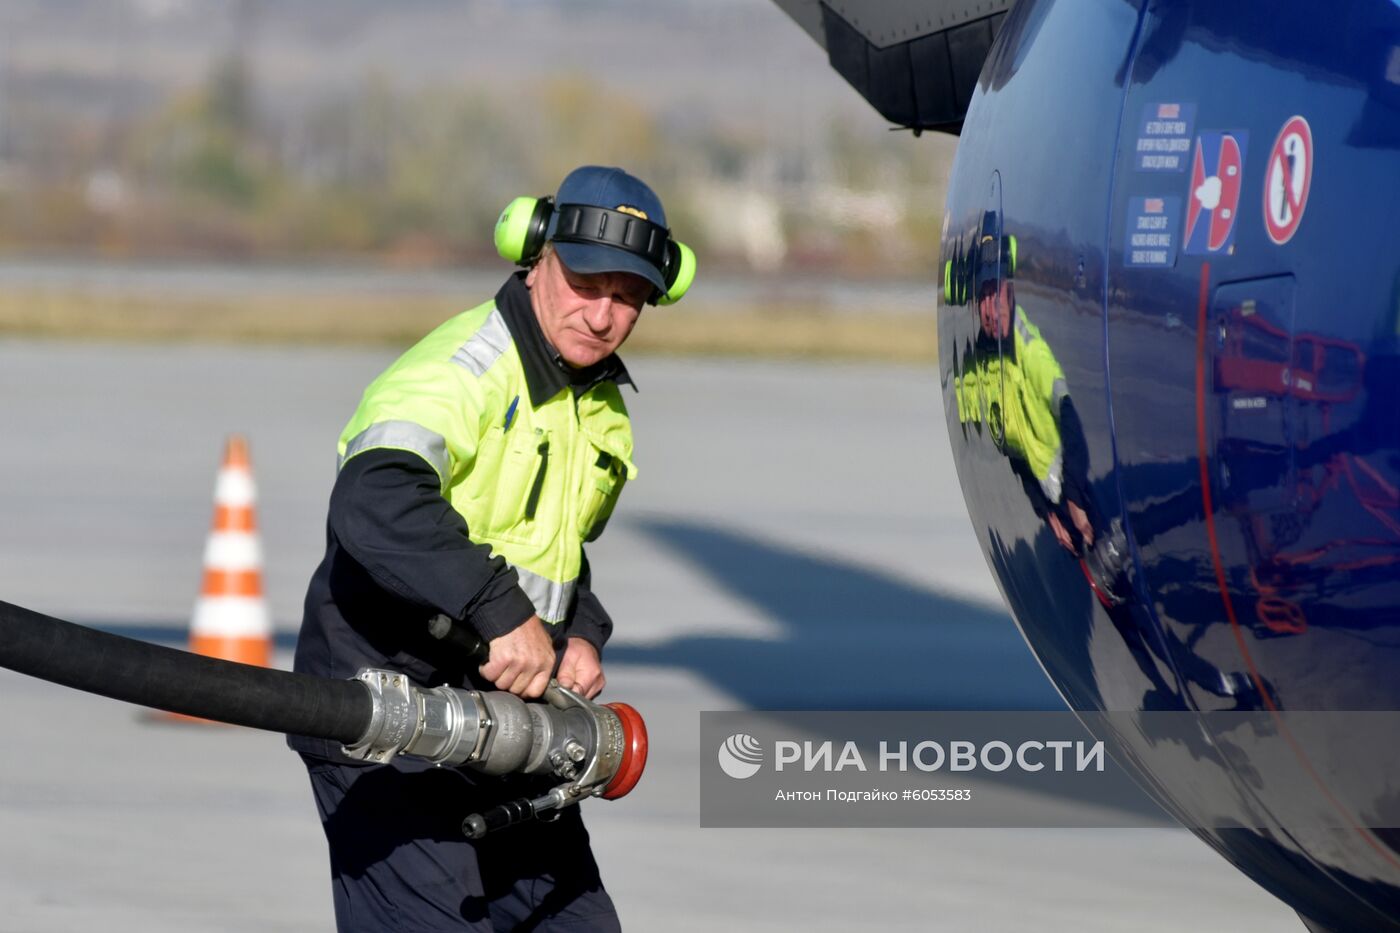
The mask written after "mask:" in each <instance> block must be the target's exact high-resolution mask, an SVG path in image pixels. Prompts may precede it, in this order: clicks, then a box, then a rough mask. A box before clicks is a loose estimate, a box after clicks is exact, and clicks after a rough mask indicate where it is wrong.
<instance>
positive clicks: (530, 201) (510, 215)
mask: <svg viewBox="0 0 1400 933" xmlns="http://www.w3.org/2000/svg"><path fill="white" fill-rule="evenodd" d="M552 213H554V201H553V199H552V198H549V197H543V198H527V197H520V198H516V199H515V200H514V201H511V202H510V203H509V204H507V205H506V209H505V210H503V211H501V216H500V217H499V218H498V219H497V220H496V232H495V234H494V237H493V239H495V241H496V252H498V253H500V254H501V258H502V259H508V260H510V261H511V262H513V263H515V264H516V265H520V266H528V265H530V263H532V262H534V261H535V257H537V256H539V254H540V250H542V249H544V234H545V230H546V229H547V228H548V227H549V215H550V214H552Z"/></svg>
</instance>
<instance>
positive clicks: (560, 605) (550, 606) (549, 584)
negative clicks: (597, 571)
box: [515, 567, 578, 622]
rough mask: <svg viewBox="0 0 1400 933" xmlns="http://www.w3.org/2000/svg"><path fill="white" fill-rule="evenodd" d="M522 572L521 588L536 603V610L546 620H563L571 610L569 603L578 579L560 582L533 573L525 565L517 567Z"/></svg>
mask: <svg viewBox="0 0 1400 933" xmlns="http://www.w3.org/2000/svg"><path fill="white" fill-rule="evenodd" d="M515 572H516V573H518V574H520V588H521V589H522V590H524V591H525V595H526V596H528V597H530V602H532V603H534V604H535V612H536V614H538V615H539V617H540V618H541V619H543V620H544V621H546V622H563V621H564V617H565V616H566V615H567V614H568V612H569V603H570V602H571V601H572V600H573V598H574V590H575V589H577V587H578V580H576V579H575V580H570V581H569V582H568V583H558V582H556V581H554V580H551V579H549V578H548V577H542V576H540V575H539V574H537V573H532V572H530V571H529V570H526V569H525V568H524V567H516V568H515Z"/></svg>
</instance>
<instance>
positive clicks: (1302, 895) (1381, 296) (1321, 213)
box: [938, 0, 1400, 930]
mask: <svg viewBox="0 0 1400 933" xmlns="http://www.w3.org/2000/svg"><path fill="white" fill-rule="evenodd" d="M1397 149H1400V6H1397V4H1396V3H1395V2H1392V0H1365V2H1362V0H1354V2H1337V3H1329V4H1317V3H1311V2H1302V0H1270V2H1245V3H1208V2H1178V3H1173V2H1153V3H1132V2H1125V0H1099V2H1095V3H1054V2H1050V0H1023V2H1021V3H1019V4H1017V5H1016V6H1015V7H1014V8H1013V9H1012V10H1011V11H1010V12H1009V14H1008V15H1007V16H1006V19H1005V20H1004V22H1002V23H1001V27H1000V31H999V34H998V35H997V38H996V40H995V42H994V43H993V44H992V46H991V51H990V53H989V54H988V57H987V61H986V64H985V67H984V68H983V70H982V73H981V77H980V80H979V82H978V84H977V87H976V90H975V92H974V93H973V95H972V99H971V102H970V105H969V108H968V111H967V115H966V120H965V122H964V124H963V128H962V139H961V142H960V143H959V148H958V153H957V161H956V165H955V167H954V173H953V179H952V184H951V190H950V194H949V198H948V208H947V214H946V216H945V219H944V230H943V243H942V257H941V260H940V270H941V272H942V274H943V283H942V286H943V287H942V302H941V307H940V312H939V325H938V326H939V346H940V350H939V353H940V356H941V364H942V381H943V398H944V408H945V414H946V417H947V420H948V425H949V433H950V435H951V436H952V441H953V448H954V452H955V455H956V458H957V461H958V470H959V477H960V480H961V483H962V487H963V490H964V492H965V494H966V497H967V501H968V505H969V509H970V511H971V515H972V522H973V526H974V528H975V529H976V531H977V534H978V536H979V539H980V542H981V545H982V548H983V550H984V552H985V554H986V557H987V560H988V562H989V563H990V565H991V566H992V568H993V570H994V572H995V574H996V576H997V578H998V579H999V581H1000V584H1001V587H1002V589H1003V591H1004V593H1005V596H1006V599H1007V601H1008V602H1009V604H1010V606H1011V607H1012V610H1013V612H1014V614H1015V616H1016V619H1017V621H1018V623H1019V625H1020V626H1021V629H1022V631H1023V632H1024V634H1025V637H1026V639H1027V641H1028V642H1029V643H1030V645H1031V646H1032V648H1033V649H1034V651H1035V652H1036V654H1037V656H1038V657H1039V658H1040V660H1041V662H1042V663H1043V664H1044V666H1045V668H1046V670H1047V671H1048V672H1049V674H1050V676H1051V677H1052V678H1053V679H1054V681H1055V683H1056V684H1057V685H1058V687H1059V689H1060V691H1061V693H1062V694H1063V695H1064V697H1065V698H1066V700H1067V701H1068V702H1069V703H1070V705H1071V706H1073V707H1075V708H1076V709H1080V710H1100V709H1103V710H1163V711H1198V712H1214V711H1225V710H1256V711H1262V712H1264V713H1266V714H1268V715H1270V716H1274V717H1276V718H1277V719H1278V720H1279V722H1278V725H1277V727H1276V728H1270V729H1265V730H1260V731H1259V733H1258V734H1256V735H1253V736H1252V737H1245V738H1243V739H1240V740H1239V741H1238V742H1236V743H1234V744H1233V745H1232V746H1231V750H1232V753H1231V754H1226V753H1224V752H1223V751H1222V750H1221V749H1219V748H1216V747H1213V746H1212V745H1211V744H1210V743H1209V742H1206V743H1204V745H1203V747H1202V749H1200V750H1198V751H1197V752H1196V753H1194V754H1192V755H1188V756H1182V755H1179V754H1178V755H1176V756H1175V757H1172V756H1169V755H1168V754H1167V753H1166V751H1164V750H1163V749H1161V748H1158V747H1156V746H1154V745H1153V744H1152V743H1151V742H1149V741H1147V740H1145V739H1141V738H1139V739H1137V740H1135V739H1134V738H1133V737H1132V736H1127V737H1124V736H1118V737H1116V740H1117V741H1118V742H1119V743H1120V745H1119V750H1120V751H1121V752H1122V755H1121V756H1120V758H1123V759H1125V760H1128V761H1130V762H1131V763H1132V765H1133V766H1134V767H1135V768H1137V769H1138V771H1139V772H1140V777H1141V779H1142V783H1143V784H1144V786H1146V787H1148V788H1149V789H1150V790H1151V791H1152V792H1153V793H1154V794H1155V795H1156V796H1157V798H1158V799H1159V800H1160V801H1161V802H1162V804H1163V806H1165V807H1166V808H1167V809H1168V810H1169V811H1171V812H1172V813H1174V814H1175V815H1177V816H1178V817H1179V818H1181V819H1182V821H1183V822H1184V823H1186V824H1187V825H1189V826H1193V827H1197V829H1196V831H1197V832H1198V834H1199V835H1201V837H1202V838H1203V839H1205V841H1206V842H1207V843H1209V844H1210V845H1211V846H1213V847H1214V848H1215V849H1216V850H1217V851H1219V852H1220V853H1221V854H1223V855H1224V856H1225V857H1226V858H1227V859H1229V860H1230V861H1231V862H1233V863H1234V864H1235V865H1237V866H1238V867H1239V868H1240V869H1241V870H1243V871H1245V872H1246V873H1247V874H1249V875H1250V876H1251V877H1252V878H1254V879H1255V880H1257V881H1258V882H1259V883H1260V884H1262V885H1263V886H1265V887H1266V888H1267V889H1269V890H1270V891H1271V892H1273V893H1274V894H1276V895H1277V896H1278V897H1280V898H1282V899H1283V900H1284V901H1286V902H1288V903H1289V904H1290V905H1292V906H1294V907H1295V908H1296V909H1297V910H1298V911H1299V913H1300V914H1301V915H1302V916H1303V917H1304V919H1305V920H1306V922H1307V923H1308V924H1309V925H1310V926H1312V927H1313V928H1314V929H1326V930H1353V929H1367V930H1375V929H1391V928H1395V927H1397V926H1400V829H1397V828H1389V827H1388V826H1386V825H1376V824H1375V819H1374V817H1373V815H1372V814H1373V808H1372V807H1371V806H1370V804H1372V803H1375V804H1376V805H1377V807H1379V805H1380V804H1381V803H1385V802H1389V803H1390V804H1391V805H1392V806H1393V804H1394V800H1395V798H1396V796H1397V795H1400V734H1397V733H1396V731H1395V730H1393V729H1391V728H1383V727H1382V726H1380V725H1377V726H1375V727H1374V728H1373V727H1370V726H1368V725H1367V724H1368V723H1381V724H1383V723H1393V722H1394V721H1395V719H1394V718H1393V717H1388V718H1387V717H1380V718H1377V717H1374V716H1372V717H1369V718H1368V717H1367V716H1366V715H1364V714H1358V715H1357V716H1356V717H1354V719H1351V720H1347V722H1348V723H1351V725H1349V726H1348V727H1347V728H1346V729H1343V730H1341V731H1340V732H1339V733H1338V734H1336V735H1333V736H1331V737H1330V740H1329V741H1328V742H1326V743H1321V744H1319V743H1311V744H1310V741H1309V740H1306V739H1304V738H1301V737H1299V736H1297V735H1294V734H1292V733H1290V731H1289V728H1288V727H1287V725H1286V724H1285V723H1284V722H1283V721H1282V720H1283V715H1284V714H1285V713H1287V712H1289V711H1298V710H1327V711H1376V710H1400V234H1397V232H1396V231H1397V229H1400V152H1397ZM1343 786H1345V789H1346V790H1345V792H1343V791H1342V789H1341V788H1342V787H1343ZM1304 801H1311V802H1312V805H1313V811H1312V812H1316V813H1317V814H1319V818H1318V819H1316V820H1310V819H1306V818H1304V819H1299V818H1298V817H1296V816H1288V815H1287V814H1298V813H1301V812H1309V810H1308V806H1303V805H1300V804H1301V803H1302V802H1304ZM1233 813H1241V814H1244V813H1248V814H1249V816H1250V818H1249V820H1248V821H1246V820H1241V821H1240V822H1239V823H1237V824H1235V825H1236V826H1237V827H1238V828H1227V827H1228V826H1229V825H1230V820H1229V818H1228V817H1229V815H1230V814H1233Z"/></svg>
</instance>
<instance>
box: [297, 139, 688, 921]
mask: <svg viewBox="0 0 1400 933" xmlns="http://www.w3.org/2000/svg"><path fill="white" fill-rule="evenodd" d="M519 202H525V203H524V205H523V208H522V207H521V204H520V203H519ZM522 211H523V213H522ZM517 228H518V229H517ZM604 228H606V232H604ZM512 237H514V238H516V239H517V240H519V242H515V243H505V244H504V245H503V238H504V239H505V240H510V239H511V238H512ZM497 245H498V248H501V250H502V252H503V254H507V255H510V256H511V258H514V259H517V260H519V261H520V262H521V263H522V264H525V265H528V271H526V272H522V273H518V274H516V275H514V276H512V277H511V278H510V279H508V280H507V281H506V283H505V285H504V286H503V287H502V288H501V290H500V291H499V292H498V293H497V294H496V297H495V298H494V299H493V300H492V301H489V302H487V303H485V304H483V305H481V306H479V307H477V308H475V309H473V310H471V311H467V312H466V313H464V314H461V315H458V316H457V317H454V318H452V319H450V320H448V321H447V322H446V323H444V324H443V325H442V326H440V327H439V328H437V329H436V330H435V331H433V332H432V333H431V334H429V335H428V336H427V337H425V338H424V339H423V340H422V341H420V342H419V343H418V344H417V345H416V346H414V347H413V348H411V349H410V350H408V352H406V353H405V354H404V355H403V356H401V357H400V358H399V359H398V360H397V361H396V362H395V363H393V365H391V366H390V367H389V368H388V369H387V370H386V371H385V372H384V373H383V374H381V375H380V376H379V377H378V378H377V379H376V380H375V381H374V382H373V383H372V384H371V385H370V386H369V388H368V389H367V390H366V391H365V393H364V397H363V399H362V400H361V402H360V405H359V408H358V409H357V410H356V411H355V414H354V416H353V417H352V418H351V419H350V422H349V424H348V425H347V426H346V428H345V430H344V432H343V433H342V435H341V438H340V444H339V454H340V463H339V473H338V475H337V478H336V482H335V486H334V489H333V490H332V492H331V500H330V510H329V518H328V521H327V545H326V554H325V558H324V560H323V561H322V563H321V565H320V567H319V568H318V569H317V571H316V573H315V575H314V577H313V578H312V581H311V584H310V588H309V590H308V592H307V596H306V607H305V615H304V618H303V622H302V629H301V635H300V638H299V640H298V642H297V651H296V664H295V667H296V670H298V671H304V672H307V673H312V674H318V675H321V676H326V677H340V678H348V677H353V676H354V675H355V673H356V671H357V670H359V669H360V668H361V667H379V668H385V667H387V668H393V669H397V670H402V671H404V672H405V673H406V674H408V675H409V676H410V677H411V678H412V679H413V680H415V681H418V682H419V683H421V684H425V685H437V684H443V683H447V684H452V685H454V686H463V687H474V688H477V689H482V688H485V689H490V688H491V687H493V686H494V687H495V688H498V689H501V690H508V691H510V692H512V693H514V694H517V695H519V696H521V697H525V698H534V697H539V696H540V695H541V694H542V693H543V691H544V689H545V687H546V686H547V684H548V682H549V679H550V677H551V675H554V676H557V677H558V679H559V681H560V683H561V684H562V685H563V686H565V687H570V688H572V689H574V690H576V691H578V692H580V693H582V694H584V695H586V696H588V697H594V696H596V695H597V694H598V692H599V691H600V690H602V689H603V685H604V683H605V678H604V674H603V668H602V662H601V653H602V649H603V645H604V643H605V642H606V641H607V639H608V635H609V633H610V632H611V630H612V621H611V619H610V618H609V616H608V613H607V612H606V611H605V610H604V609H603V607H602V605H601V604H600V603H599V601H598V599H597V597H596V596H594V594H593V592H592V589H591V586H590V578H589V567H588V561H587V558H586V557H585V555H584V552H583V544H584V543H585V542H586V541H591V540H593V539H594V538H596V537H597V536H598V534H599V533H600V532H601V531H602V528H603V525H604V523H605V522H606V521H607V519H608V517H609V515H610V514H611V512H612V510H613V507H614V506H615V504H616V502H617V498H618V495H619V493H620V492H621V490H622V487H623V484H624V483H625V482H626V481H627V480H628V479H629V478H631V477H633V476H635V475H636V467H635V466H634V465H633V461H632V434H631V428H630V425H629V422H628V416H627V408H626V406H625V404H624V403H623V398H622V393H621V391H620V386H622V385H630V384H631V382H632V380H631V378H630V376H629V375H628V373H627V369H626V367H625V366H624V365H623V364H622V361H621V360H620V359H618V357H617V356H616V354H615V351H616V350H617V349H618V347H619V346H621V345H622V343H623V341H625V340H626V339H627V337H628V335H629V334H630V333H631V332H632V328H633V327H634V325H635V324H636V323H637V319H638V317H639V315H640V314H641V311H642V309H643V307H644V306H645V305H646V304H647V303H649V302H653V303H654V302H655V301H657V300H662V301H664V302H667V303H669V301H670V300H674V299H675V298H676V297H678V294H677V286H676V282H675V279H676V272H675V268H674V266H675V261H676V260H677V259H678V258H679V257H680V251H681V250H682V249H683V247H678V246H677V244H675V243H674V241H672V240H671V239H670V236H669V231H668V230H667V228H666V220H665V213H664V210H663V208H662V206H661V202H660V200H659V199H658V198H657V197H656V195H655V194H654V193H653V192H652V190H651V189H650V188H648V187H647V186H646V185H645V184H643V183H642V182H641V181H639V180H638V179H636V178H634V177H632V176H631V175H628V174H626V173H625V172H623V171H622V170H621V169H608V168H600V167H596V166H586V167H584V168H580V169H577V170H575V171H574V172H572V173H571V174H570V175H569V176H568V177H567V178H566V179H565V180H564V182H563V184H562V185H561V186H560V188H559V192H558V195H557V197H556V198H555V199H554V200H553V201H552V202H551V201H550V200H549V199H541V200H540V201H538V202H536V201H534V200H532V199H517V201H516V202H512V206H511V207H510V208H508V209H507V211H506V213H505V214H503V215H502V218H501V221H500V223H499V224H498V227H497ZM684 252H685V253H687V254H688V253H689V251H688V250H684ZM689 261H690V263H691V272H692V273H693V256H690V259H689ZM688 284H689V283H688V280H687V281H685V282H683V283H682V284H681V285H680V287H679V290H680V291H683V290H684V287H685V286H686V285H688ZM440 614H445V615H447V616H448V617H450V618H451V619H452V620H455V622H456V623H457V624H462V625H466V626H470V627H471V628H472V629H474V630H475V631H476V632H477V633H479V634H480V636H481V638H482V639H483V640H485V641H486V642H487V643H488V645H489V649H490V657H489V661H488V663H486V664H485V665H483V666H480V668H479V669H478V668H477V666H476V662H475V661H471V660H467V659H465V658H464V657H462V656H461V654H460V653H459V654H458V655H454V654H453V653H452V652H451V651H450V649H449V648H447V647H446V646H445V645H444V643H442V642H440V641H437V640H436V639H434V638H433V637H432V635H430V633H429V625H428V622H429V620H431V619H434V618H436V617H437V616H438V615H440ZM556 672H557V673H556ZM289 744H291V746H292V747H293V748H294V749H296V750H297V751H299V752H300V753H301V755H302V757H303V759H304V760H305V762H306V764H307V766H308V769H309V771H310V774H311V783H312V787H313V790H314V792H315V796H316V802H317V806H318V809H319V811H320V814H321V818H322V822H323V825H324V828H325V831H326V837H327V840H328V842H329V844H330V854H331V871H332V876H333V881H334V903H335V911H336V919H337V923H338V925H339V928H340V929H342V930H401V929H402V930H410V929H411V930H415V931H418V930H504V929H514V928H515V927H516V926H520V925H528V926H529V928H530V929H533V930H548V929H555V928H556V927H558V928H563V927H567V928H568V929H569V930H613V929H616V928H617V926H618V924H617V916H616V913H615V911H614V909H613V905H612V902H611V899H610V898H609V897H608V894H607V892H606V890H604V888H603V885H602V882H601V880H600V878H599V874H598V868H597V865H596V863H595V862H594V860H593V856H592V853H591V851H590V849H589V844H588V834H587V832H586V831H585V830H584V828H583V824H582V822H581V820H580V818H579V815H578V808H576V807H574V808H569V809H567V810H566V811H564V812H563V813H562V814H561V816H560V818H559V819H557V820H556V821H554V822H550V823H529V824H526V825H524V826H521V827H517V828H513V829H509V830H506V831H504V832H502V833H500V834H498V835H497V836H488V837H486V839H484V840H482V841H480V842H471V841H469V840H467V839H466V838H465V837H464V836H463V834H462V831H461V828H460V827H461V821H462V818H463V817H464V816H465V815H466V814H467V813H469V812H472V811H478V810H481V809H483V808H485V807H490V806H493V805H495V804H498V803H501V802H503V801H505V800H509V799H514V798H517V797H520V796H534V795H535V793H536V792H538V790H539V788H538V787H537V786H533V785H530V784H529V783H528V782H525V781H524V779H521V778H518V777H517V778H514V779H511V778H503V779H491V778H484V777H482V776H480V775H477V774H475V773H473V772H469V771H461V770H458V769H454V768H435V767H431V766H427V765H424V764H417V763H413V762H411V761H410V760H408V759H397V760H395V761H394V762H392V763H390V764H387V765H367V764H366V763H365V762H362V761H353V760H350V759H348V758H346V757H345V756H344V755H342V754H341V753H340V749H339V748H338V747H335V746H334V745H333V743H328V742H324V741H316V740H310V739H305V738H295V737H294V738H292V739H289Z"/></svg>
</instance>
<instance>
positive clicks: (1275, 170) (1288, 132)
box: [1264, 116, 1313, 246]
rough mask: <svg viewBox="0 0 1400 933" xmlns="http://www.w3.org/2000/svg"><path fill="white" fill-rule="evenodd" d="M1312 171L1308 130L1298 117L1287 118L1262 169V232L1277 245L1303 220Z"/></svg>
mask: <svg viewBox="0 0 1400 933" xmlns="http://www.w3.org/2000/svg"><path fill="white" fill-rule="evenodd" d="M1312 168H1313V138H1312V128H1311V127H1309V126H1308V121H1307V120H1304V119H1303V118H1302V117H1300V116H1294V117H1289V118H1288V122H1286V123H1284V124H1283V129H1281V130H1279V131H1278V137H1277V138H1276V139H1275V140H1274V145H1273V148H1272V149H1270V150H1269V164H1268V166H1267V168H1265V170H1264V229H1265V230H1267V231H1268V232H1269V239H1271V240H1273V241H1274V242H1275V243H1277V244H1279V245H1280V246H1282V245H1283V244H1284V243H1287V242H1288V241H1289V240H1291V239H1293V234H1295V233H1297V232H1298V224H1299V223H1301V222H1302V220H1303V209H1304V208H1306V207H1307V206H1308V188H1309V187H1311V185H1312Z"/></svg>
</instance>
